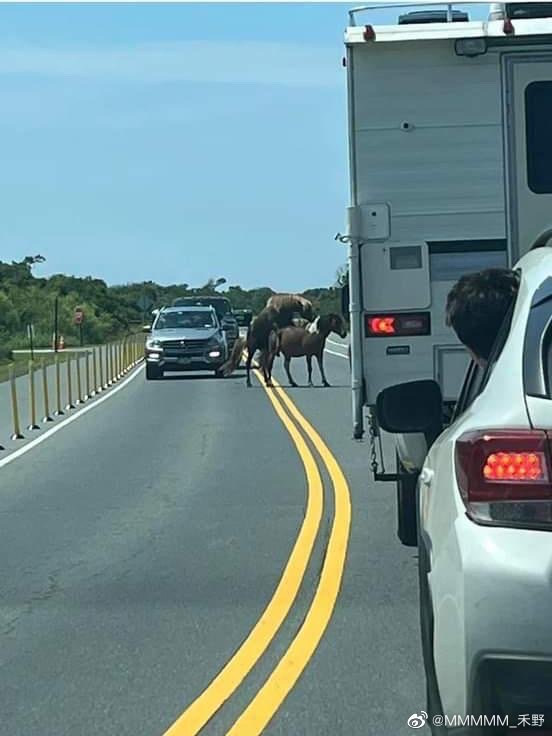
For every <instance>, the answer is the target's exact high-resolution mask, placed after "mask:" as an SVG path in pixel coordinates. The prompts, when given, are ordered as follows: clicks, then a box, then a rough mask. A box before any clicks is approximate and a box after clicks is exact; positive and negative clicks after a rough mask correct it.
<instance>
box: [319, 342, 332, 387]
mask: <svg viewBox="0 0 552 736" xmlns="http://www.w3.org/2000/svg"><path fill="white" fill-rule="evenodd" d="M316 360H317V361H318V368H319V369H320V375H321V376H322V385H323V386H325V387H326V388H328V386H329V385H330V384H329V383H328V381H327V380H326V374H325V373H324V352H323V351H322V352H320V354H318V355H317V356H316Z"/></svg>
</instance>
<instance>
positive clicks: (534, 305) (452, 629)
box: [378, 246, 552, 735]
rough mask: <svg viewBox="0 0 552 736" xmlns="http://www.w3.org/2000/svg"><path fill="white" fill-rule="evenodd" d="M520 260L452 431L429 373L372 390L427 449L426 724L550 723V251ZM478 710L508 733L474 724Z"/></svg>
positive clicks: (423, 520)
mask: <svg viewBox="0 0 552 736" xmlns="http://www.w3.org/2000/svg"><path fill="white" fill-rule="evenodd" d="M516 269H517V270H518V271H519V274H520V288H519V293H518V296H517V298H516V301H515V303H514V304H513V305H512V308H511V310H510V313H509V314H508V316H507V318H506V320H505V322H504V324H503V326H502V329H501V332H500V334H499V336H498V338H497V342H496V344H495V347H494V350H493V355H492V356H491V359H490V360H489V364H488V366H487V367H486V368H484V369H483V368H481V367H479V366H478V365H476V364H475V363H473V364H472V365H471V366H470V369H469V371H468V374H467V377H466V379H465V382H464V386H463V389H462V393H461V396H460V399H459V401H458V405H457V407H456V412H455V415H454V417H453V419H452V422H451V424H450V426H448V428H446V429H445V430H444V431H441V430H442V426H440V423H441V417H442V409H441V397H440V390H439V387H438V386H437V384H436V383H435V382H433V381H416V382H413V383H409V384H402V385H400V386H394V387H392V388H390V389H387V390H386V391H384V392H382V394H380V397H379V399H378V420H379V422H380V425H381V426H382V427H383V429H386V430H387V431H390V432H394V433H423V436H425V438H426V441H427V442H428V445H431V447H430V450H429V453H428V454H427V457H426V459H425V462H424V465H423V469H422V471H421V473H420V476H419V481H418V485H417V515H418V547H419V571H420V608H421V625H422V643H423V650H424V663H425V669H426V676H427V689H428V710H429V715H430V720H431V717H435V716H438V717H441V716H442V717H444V720H445V722H448V724H449V726H451V727H450V728H446V727H445V726H443V727H435V726H433V727H432V729H433V730H432V733H434V734H476V733H480V732H481V733H482V734H489V735H490V734H494V733H511V732H512V731H511V729H512V727H516V728H518V730H517V733H525V731H523V729H522V728H521V727H522V726H527V725H532V726H534V727H535V729H536V731H537V732H540V733H552V248H551V247H549V246H546V247H540V248H537V249H535V250H532V251H531V252H530V253H528V254H527V255H526V256H524V257H523V258H522V259H521V261H520V262H519V263H518V265H517V267H516ZM479 715H486V716H488V717H489V719H491V717H493V716H494V717H495V719H496V720H495V723H496V722H499V723H502V724H505V723H506V720H507V719H508V721H509V727H510V729H508V728H507V727H506V728H501V727H496V728H491V727H487V728H484V729H483V730H481V731H479V730H478V728H477V726H475V725H473V724H474V723H476V722H477V719H476V716H479ZM467 716H471V717H473V718H472V720H471V721H467V720H466V718H465V717H467ZM457 717H461V718H464V723H468V724H469V725H467V726H463V727H461V728H455V727H452V725H454V723H455V722H456V725H458V722H459V720H458V718H457ZM498 717H500V719H501V720H500V721H498ZM488 722H490V720H489V721H488ZM451 724H452V725H451ZM520 729H521V730H520Z"/></svg>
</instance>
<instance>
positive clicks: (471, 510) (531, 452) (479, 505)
mask: <svg viewBox="0 0 552 736" xmlns="http://www.w3.org/2000/svg"><path fill="white" fill-rule="evenodd" d="M456 479H457V482H458V487H459V489H460V493H461V494H462V498H463V500H464V503H465V504H466V509H467V511H468V515H469V516H470V517H471V518H472V519H473V520H474V521H481V522H484V523H496V524H507V525H515V526H534V525H540V524H542V525H549V524H551V523H552V462H551V440H550V438H549V436H548V435H547V433H546V432H544V431H540V430H519V429H513V430H490V431H477V432H469V433H467V434H464V435H462V436H461V437H460V438H459V439H458V440H457V442H456Z"/></svg>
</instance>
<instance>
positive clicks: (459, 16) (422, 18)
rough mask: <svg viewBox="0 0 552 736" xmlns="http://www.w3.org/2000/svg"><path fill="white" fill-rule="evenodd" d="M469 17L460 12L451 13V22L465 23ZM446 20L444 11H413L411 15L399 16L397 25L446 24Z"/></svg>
mask: <svg viewBox="0 0 552 736" xmlns="http://www.w3.org/2000/svg"><path fill="white" fill-rule="evenodd" d="M469 19H470V16H469V15H468V14H467V13H464V12H462V11H461V10H453V11H452V20H453V22H454V23H466V22H467V21H469ZM447 20H448V16H447V11H446V10H414V11H413V12H411V13H404V15H401V16H399V25H400V26H407V25H416V24H418V23H446V22H447Z"/></svg>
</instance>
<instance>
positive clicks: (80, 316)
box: [73, 307, 84, 348]
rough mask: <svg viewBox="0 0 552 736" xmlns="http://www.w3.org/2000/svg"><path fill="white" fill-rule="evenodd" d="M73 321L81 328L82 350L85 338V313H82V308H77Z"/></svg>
mask: <svg viewBox="0 0 552 736" xmlns="http://www.w3.org/2000/svg"><path fill="white" fill-rule="evenodd" d="M73 321H74V323H75V324H76V325H78V327H79V337H80V346H81V348H82V347H83V345H84V338H83V334H82V325H83V322H84V312H83V311H82V309H81V308H80V307H76V308H75V314H74V317H73Z"/></svg>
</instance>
